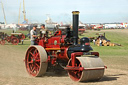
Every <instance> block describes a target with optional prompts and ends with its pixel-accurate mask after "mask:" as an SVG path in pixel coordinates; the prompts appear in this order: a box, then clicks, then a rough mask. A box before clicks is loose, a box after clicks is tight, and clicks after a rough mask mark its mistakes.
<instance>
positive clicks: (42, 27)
mask: <svg viewBox="0 0 128 85" xmlns="http://www.w3.org/2000/svg"><path fill="white" fill-rule="evenodd" d="M46 33H47V30H46V29H45V25H44V24H42V25H41V29H40V37H44V36H45V35H46Z"/></svg>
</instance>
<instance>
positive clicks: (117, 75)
mask: <svg viewBox="0 0 128 85" xmlns="http://www.w3.org/2000/svg"><path fill="white" fill-rule="evenodd" d="M12 48H13V47H12V46H10V45H5V46H1V45H0V85H88V84H89V85H108V84H109V85H126V82H127V81H128V72H127V71H122V70H117V69H112V68H108V69H107V70H106V71H105V75H104V77H103V78H102V79H101V80H100V81H98V82H84V83H80V82H74V81H72V80H71V79H70V78H69V77H68V76H67V75H63V76H59V75H55V74H52V73H50V74H49V73H47V74H46V75H45V76H43V77H39V78H33V77H30V76H29V75H28V74H27V72H26V70H25V66H24V62H23V59H24V55H25V51H20V50H14V49H12Z"/></svg>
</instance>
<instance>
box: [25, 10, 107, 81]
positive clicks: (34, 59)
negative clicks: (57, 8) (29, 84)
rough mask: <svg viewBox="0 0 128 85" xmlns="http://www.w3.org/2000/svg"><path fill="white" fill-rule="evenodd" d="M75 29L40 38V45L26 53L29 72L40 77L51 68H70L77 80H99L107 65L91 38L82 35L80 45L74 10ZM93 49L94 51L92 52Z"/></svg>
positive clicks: (73, 78)
mask: <svg viewBox="0 0 128 85" xmlns="http://www.w3.org/2000/svg"><path fill="white" fill-rule="evenodd" d="M72 13H73V29H72V31H71V29H70V28H69V27H67V31H66V33H65V34H62V32H61V31H60V30H59V31H56V32H55V34H54V35H53V36H51V37H48V35H46V36H44V37H43V38H39V39H38V40H37V41H38V45H32V46H30V47H29V48H28V50H27V52H26V56H25V66H26V70H27V72H28V73H29V74H30V75H31V76H34V77H39V76H42V75H43V74H45V73H46V72H49V71H50V70H55V71H60V72H61V70H60V68H63V69H65V70H67V72H68V75H69V77H70V78H71V79H72V80H74V81H80V82H82V81H95V80H100V79H101V78H102V77H103V75H104V70H105V66H104V63H103V62H102V60H101V59H100V57H99V53H98V52H92V51H91V50H93V49H92V48H91V46H90V42H89V39H88V38H87V37H83V38H81V39H80V44H78V39H79V37H78V22H79V11H73V12H72ZM90 51H91V52H90Z"/></svg>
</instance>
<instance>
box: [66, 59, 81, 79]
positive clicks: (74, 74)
mask: <svg viewBox="0 0 128 85" xmlns="http://www.w3.org/2000/svg"><path fill="white" fill-rule="evenodd" d="M68 65H69V66H72V62H71V60H69V63H68ZM75 66H77V67H82V65H81V63H80V61H79V60H78V59H76V65H75ZM68 74H69V76H70V78H71V79H73V80H74V81H78V80H79V79H80V78H81V75H82V71H78V70H69V71H68Z"/></svg>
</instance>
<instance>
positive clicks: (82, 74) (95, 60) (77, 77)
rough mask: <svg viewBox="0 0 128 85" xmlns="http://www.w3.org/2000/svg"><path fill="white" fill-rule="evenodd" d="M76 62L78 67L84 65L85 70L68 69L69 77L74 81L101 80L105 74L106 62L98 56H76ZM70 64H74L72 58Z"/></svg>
mask: <svg viewBox="0 0 128 85" xmlns="http://www.w3.org/2000/svg"><path fill="white" fill-rule="evenodd" d="M75 62H76V66H77V67H78V68H79V67H83V68H84V70H83V71H79V70H68V74H69V77H70V78H71V79H72V80H74V81H80V82H82V81H96V80H100V79H101V78H102V77H103V75H104V64H103V62H102V60H101V59H100V58H99V57H98V56H93V57H76V61H75ZM68 65H69V66H72V62H71V60H69V62H68ZM96 68H103V69H96Z"/></svg>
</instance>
